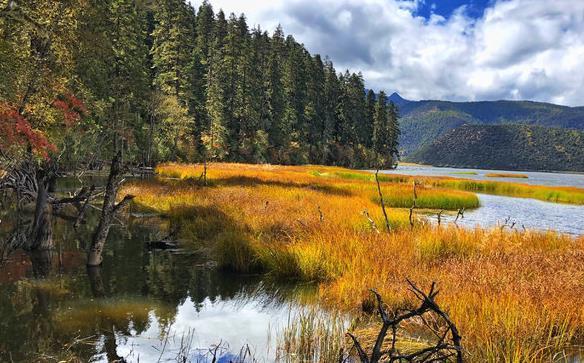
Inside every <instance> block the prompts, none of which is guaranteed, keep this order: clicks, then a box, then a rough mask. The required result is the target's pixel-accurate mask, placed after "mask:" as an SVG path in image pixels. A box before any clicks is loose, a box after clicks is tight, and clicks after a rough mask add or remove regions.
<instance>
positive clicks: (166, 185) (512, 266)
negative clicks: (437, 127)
mask: <svg viewBox="0 0 584 363" xmlns="http://www.w3.org/2000/svg"><path fill="white" fill-rule="evenodd" d="M175 168H176V169H177V170H176V171H174V169H175ZM201 169H202V168H201V167H200V166H191V165H174V164H172V165H165V166H162V167H159V168H158V172H159V178H158V179H156V180H150V181H135V182H133V183H132V184H130V185H127V186H125V187H124V188H125V189H126V190H125V191H124V192H126V193H131V194H133V195H136V199H135V202H136V203H137V204H138V205H139V206H141V207H142V208H147V209H150V210H154V211H157V212H159V213H163V214H166V215H168V216H169V217H170V218H171V219H172V221H173V223H177V224H178V225H179V226H180V236H181V239H184V240H185V243H188V244H191V245H192V246H193V248H201V249H204V250H207V251H209V253H210V254H211V256H212V257H213V258H215V259H216V260H217V261H218V263H219V264H220V266H222V267H224V268H228V269H231V270H234V271H240V272H250V271H256V272H257V271H263V272H267V273H269V274H271V275H272V276H274V278H281V279H285V280H299V281H316V282H319V296H320V301H321V303H323V304H325V305H327V306H330V307H333V308H335V309H340V310H346V311H358V310H360V309H361V308H362V307H363V306H364V305H366V302H367V299H368V298H369V292H368V291H369V289H370V288H376V289H378V291H379V292H380V293H381V294H382V296H383V299H384V301H385V302H386V303H387V305H388V307H389V308H393V309H397V308H402V307H404V306H411V304H412V303H413V301H411V300H410V299H411V296H410V295H409V294H408V293H407V290H406V289H407V286H406V285H405V283H404V281H405V279H406V278H410V279H412V280H413V281H415V282H416V283H417V284H418V285H419V286H427V285H429V284H430V283H431V282H432V281H436V282H437V283H438V285H439V288H440V290H441V294H440V298H439V299H440V301H439V303H440V305H441V306H442V307H444V308H446V309H447V310H448V313H449V315H450V317H451V318H452V320H453V321H454V322H455V323H456V324H457V326H458V328H459V330H460V331H461V332H462V335H463V339H464V343H465V348H466V349H467V350H468V352H467V354H468V358H469V361H492V362H499V361H509V362H524V361H547V360H550V359H551V358H552V357H553V356H554V355H555V354H558V353H561V352H563V351H564V350H568V349H571V348H573V347H575V346H577V345H579V344H582V343H583V342H584V310H583V309H582V305H581V301H582V300H581V299H582V296H584V270H583V269H582V266H583V265H584V237H579V238H576V239H574V238H573V237H570V236H566V235H561V234H558V233H554V232H534V231H527V232H519V231H508V230H505V231H502V230H501V229H499V228H494V229H478V228H477V229H471V230H469V229H464V228H456V227H454V226H444V225H443V226H441V227H438V226H433V225H430V224H427V223H424V222H423V220H421V219H420V217H418V219H416V222H415V226H414V228H410V225H409V218H408V217H409V210H408V209H402V208H396V207H395V205H402V206H405V207H407V208H409V207H410V206H411V203H410V200H407V199H406V198H407V197H410V196H411V195H412V185H411V181H412V180H414V179H410V178H409V177H403V176H400V177H397V179H396V180H397V181H394V182H392V181H391V180H393V179H392V178H394V176H393V175H391V176H388V175H384V176H383V180H382V189H383V193H384V197H387V198H388V200H390V199H391V198H392V196H394V197H393V198H394V199H393V206H394V207H391V208H390V209H389V218H390V222H391V226H392V232H391V233H386V232H385V230H384V228H383V226H384V222H383V216H382V214H381V210H380V208H379V206H378V204H377V203H376V199H375V198H376V185H375V184H374V182H373V180H372V179H371V178H372V175H371V174H369V173H361V172H354V171H350V170H346V169H341V168H332V167H330V168H329V167H320V166H305V167H277V166H269V165H263V166H260V165H239V164H211V165H210V169H209V175H208V176H209V178H210V179H211V180H212V184H211V186H209V187H202V186H199V185H198V184H197V183H193V182H191V181H190V180H189V178H190V176H197V175H199V174H200V172H201ZM179 174H180V175H182V177H181V178H182V181H177V180H175V179H165V178H166V176H167V175H179ZM354 174H357V175H359V176H358V177H354ZM402 178H407V180H409V184H405V182H404V180H406V179H402ZM415 180H419V179H418V178H416V179H415ZM433 183H435V184H433ZM457 183H462V181H460V180H456V179H436V178H430V179H426V180H422V185H423V186H421V187H418V192H419V193H418V194H419V199H418V204H420V201H421V200H422V198H423V197H427V198H428V199H426V200H427V202H426V203H430V202H428V201H429V200H431V196H432V198H433V197H434V196H442V197H441V198H437V199H436V200H437V201H436V202H435V203H437V204H436V206H437V207H438V208H444V209H447V207H449V205H448V204H447V203H444V201H445V200H447V198H451V197H452V198H456V197H458V198H471V197H472V196H473V194H472V193H467V192H464V191H460V190H446V189H444V188H447V187H448V186H452V188H453V189H461V188H463V187H464V188H469V189H471V188H470V187H468V186H469V185H476V186H477V187H476V188H487V187H488V188H491V187H490V186H493V187H492V188H493V189H494V190H493V191H494V192H500V190H497V189H496V188H502V187H505V188H510V189H507V191H508V192H509V193H511V192H514V193H519V191H515V190H514V189H512V188H522V186H521V185H520V184H510V183H500V184H499V183H495V184H490V183H491V182H478V183H477V184H457ZM468 183H475V181H468ZM499 185H501V186H499ZM530 188H531V187H530ZM529 190H531V191H534V190H539V189H537V188H535V189H529ZM425 193H428V194H425ZM469 196H470V197H469ZM397 198H403V199H402V200H403V201H401V202H399V203H397V202H395V201H396V200H397ZM454 200H456V199H454ZM400 203H401V204H400ZM390 205H391V204H390ZM451 207H455V206H451ZM365 210H367V211H368V215H369V216H370V218H371V220H372V222H373V223H371V222H370V221H369V220H368V219H367V218H366V217H365V216H364V213H363V212H364V211H365ZM298 329H300V328H298ZM306 329H307V328H306ZM296 332H299V330H296ZM306 334H308V335H306ZM310 334H312V333H310ZM310 334H309V331H307V333H305V336H314V335H310ZM291 336H299V333H294V334H292V335H291ZM291 351H298V350H296V349H291ZM300 351H302V349H300ZM311 352H314V351H306V350H305V353H306V354H307V355H310V354H312V353H311ZM303 354H304V353H303ZM312 357H314V354H313V355H312ZM314 359H320V358H318V357H317V358H314ZM317 361H318V360H317Z"/></svg>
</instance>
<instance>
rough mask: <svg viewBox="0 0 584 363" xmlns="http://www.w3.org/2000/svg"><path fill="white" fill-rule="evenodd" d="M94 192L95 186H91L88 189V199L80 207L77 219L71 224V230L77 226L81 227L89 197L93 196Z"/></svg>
mask: <svg viewBox="0 0 584 363" xmlns="http://www.w3.org/2000/svg"><path fill="white" fill-rule="evenodd" d="M94 191H95V185H92V186H91V187H90V188H89V195H88V197H87V198H86V199H85V202H83V204H82V205H81V208H79V214H77V218H76V219H75V223H74V224H73V228H75V229H77V228H79V226H80V225H81V222H82V221H83V218H85V212H86V211H87V206H89V202H90V201H91V195H92V194H93V192H94Z"/></svg>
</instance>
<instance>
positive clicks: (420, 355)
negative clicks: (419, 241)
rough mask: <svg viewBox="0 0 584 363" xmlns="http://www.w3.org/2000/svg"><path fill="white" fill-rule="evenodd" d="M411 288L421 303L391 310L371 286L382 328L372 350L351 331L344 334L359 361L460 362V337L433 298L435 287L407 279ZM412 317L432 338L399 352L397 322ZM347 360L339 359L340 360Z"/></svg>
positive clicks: (399, 322) (436, 291) (368, 362)
mask: <svg viewBox="0 0 584 363" xmlns="http://www.w3.org/2000/svg"><path fill="white" fill-rule="evenodd" d="M408 284H409V286H410V291H411V292H412V293H413V294H414V295H415V296H416V298H418V300H420V305H419V306H418V307H417V308H415V309H412V310H398V311H396V312H395V313H393V314H391V313H390V312H388V310H387V309H386V307H385V304H384V302H383V299H382V297H381V295H380V294H379V293H378V292H377V291H375V290H372V293H373V295H374V296H375V300H376V304H377V313H378V314H379V317H380V319H381V328H380V330H379V333H378V334H377V337H376V339H375V342H374V344H373V347H372V349H371V352H369V353H368V352H366V350H365V348H364V347H363V344H362V343H361V342H360V341H359V339H358V338H357V337H356V336H355V335H353V334H351V333H347V335H348V336H349V337H350V338H351V341H352V342H353V348H354V349H355V350H356V352H357V355H358V358H359V361H360V362H361V363H378V362H450V361H454V362H457V363H462V362H463V348H462V343H461V341H462V337H461V336H460V333H459V332H458V329H457V328H456V325H455V324H454V323H453V322H452V320H451V319H450V317H449V316H448V314H446V312H444V311H443V310H442V309H441V308H440V306H438V304H437V303H436V301H435V298H436V295H438V290H436V284H435V283H432V286H431V287H430V291H429V292H428V293H425V292H423V291H422V290H420V289H419V288H418V287H417V286H416V285H415V284H414V283H412V282H411V281H409V280H408ZM412 320H415V321H416V322H419V323H420V324H422V325H423V326H424V327H425V328H427V329H428V330H429V331H430V332H431V333H432V334H433V336H434V337H435V340H433V341H432V342H428V344H427V345H426V346H425V347H423V348H420V349H418V350H415V351H408V352H402V351H400V350H399V349H398V347H397V343H398V332H399V330H400V326H401V325H402V324H405V323H406V322H408V321H412ZM345 361H347V360H346V359H341V362H345Z"/></svg>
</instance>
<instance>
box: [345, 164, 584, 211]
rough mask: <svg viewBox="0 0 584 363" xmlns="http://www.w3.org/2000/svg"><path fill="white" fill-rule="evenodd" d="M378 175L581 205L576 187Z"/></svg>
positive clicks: (362, 175) (351, 174) (583, 197)
mask: <svg viewBox="0 0 584 363" xmlns="http://www.w3.org/2000/svg"><path fill="white" fill-rule="evenodd" d="M335 176H337V177H340V178H345V179H361V180H370V181H371V180H374V176H373V175H372V174H371V173H367V172H359V171H345V172H338V173H335ZM379 177H380V180H382V181H385V182H390V183H398V184H411V183H412V182H413V181H414V180H415V181H416V182H417V183H420V184H421V185H423V186H425V187H427V188H441V189H448V190H452V189H455V190H464V191H469V192H476V193H484V194H494V195H504V196H508V197H517V198H533V199H539V200H543V201H546V202H554V203H566V204H576V205H584V189H582V188H577V187H559V186H553V187H552V186H543V185H529V184H520V183H510V182H501V181H490V180H470V179H461V178H452V177H446V176H444V177H442V176H436V177H430V176H410V175H400V174H384V175H380V176H379Z"/></svg>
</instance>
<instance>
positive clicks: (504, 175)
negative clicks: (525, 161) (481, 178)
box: [485, 173, 529, 179]
mask: <svg viewBox="0 0 584 363" xmlns="http://www.w3.org/2000/svg"><path fill="white" fill-rule="evenodd" d="M485 176H486V177H487V178H512V179H529V175H527V174H514V173H489V174H486V175H485Z"/></svg>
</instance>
